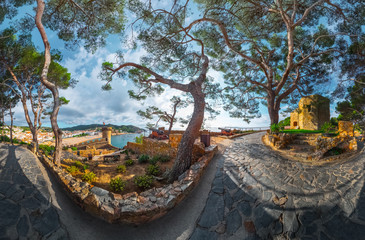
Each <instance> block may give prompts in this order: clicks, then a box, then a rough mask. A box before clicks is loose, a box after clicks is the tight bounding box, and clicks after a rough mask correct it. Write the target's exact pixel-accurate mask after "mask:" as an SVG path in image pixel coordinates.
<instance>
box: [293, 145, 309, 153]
mask: <svg viewBox="0 0 365 240" xmlns="http://www.w3.org/2000/svg"><path fill="white" fill-rule="evenodd" d="M287 147H288V149H290V150H294V151H295V152H297V153H306V152H307V153H313V152H314V147H313V146H310V145H302V144H290V145H288V146H287Z"/></svg>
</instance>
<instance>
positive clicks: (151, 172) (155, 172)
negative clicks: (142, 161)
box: [147, 164, 160, 176]
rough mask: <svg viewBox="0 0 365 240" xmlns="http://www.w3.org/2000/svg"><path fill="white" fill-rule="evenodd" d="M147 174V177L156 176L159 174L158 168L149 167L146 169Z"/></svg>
mask: <svg viewBox="0 0 365 240" xmlns="http://www.w3.org/2000/svg"><path fill="white" fill-rule="evenodd" d="M147 174H148V175H153V176H157V175H159V174H160V167H159V166H158V165H153V164H151V165H149V166H148V167H147Z"/></svg>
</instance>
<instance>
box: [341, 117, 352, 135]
mask: <svg viewBox="0 0 365 240" xmlns="http://www.w3.org/2000/svg"><path fill="white" fill-rule="evenodd" d="M338 133H339V134H340V135H341V136H343V137H345V136H350V137H353V136H354V124H353V123H352V122H350V121H339V122H338Z"/></svg>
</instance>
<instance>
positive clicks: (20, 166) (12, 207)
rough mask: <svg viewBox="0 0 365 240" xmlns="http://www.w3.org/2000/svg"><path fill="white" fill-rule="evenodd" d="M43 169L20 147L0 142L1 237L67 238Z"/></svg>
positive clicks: (28, 152) (30, 154)
mask: <svg viewBox="0 0 365 240" xmlns="http://www.w3.org/2000/svg"><path fill="white" fill-rule="evenodd" d="M44 175H45V172H42V171H41V168H40V166H39V165H38V161H37V159H36V157H35V156H34V155H33V154H32V153H31V152H30V151H28V150H26V149H24V148H23V147H16V146H10V145H5V144H0V239H66V238H68V235H67V232H66V231H65V230H64V227H63V226H62V225H61V223H60V220H59V215H58V213H57V210H56V208H55V207H54V206H53V205H52V203H51V199H52V198H51V195H50V192H49V189H48V184H47V181H46V180H45V178H44Z"/></svg>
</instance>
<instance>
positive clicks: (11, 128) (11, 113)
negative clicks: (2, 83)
mask: <svg viewBox="0 0 365 240" xmlns="http://www.w3.org/2000/svg"><path fill="white" fill-rule="evenodd" d="M9 112H10V143H11V145H14V143H13V123H14V121H13V120H14V118H13V112H12V111H11V103H10V105H9Z"/></svg>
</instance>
